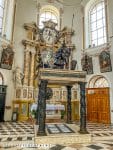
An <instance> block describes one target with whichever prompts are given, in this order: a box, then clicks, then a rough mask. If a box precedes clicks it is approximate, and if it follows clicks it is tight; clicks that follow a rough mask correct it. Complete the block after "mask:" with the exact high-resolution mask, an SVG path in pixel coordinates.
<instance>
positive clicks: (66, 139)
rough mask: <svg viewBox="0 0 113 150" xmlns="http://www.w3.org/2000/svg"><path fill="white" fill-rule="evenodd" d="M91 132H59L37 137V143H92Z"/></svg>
mask: <svg viewBox="0 0 113 150" xmlns="http://www.w3.org/2000/svg"><path fill="white" fill-rule="evenodd" d="M91 141H92V138H91V134H85V135H80V134H76V133H74V134H70V135H69V134H63V135H61V134H59V135H52V136H50V135H49V136H43V137H35V142H36V144H63V145H64V144H72V143H90V142H91Z"/></svg>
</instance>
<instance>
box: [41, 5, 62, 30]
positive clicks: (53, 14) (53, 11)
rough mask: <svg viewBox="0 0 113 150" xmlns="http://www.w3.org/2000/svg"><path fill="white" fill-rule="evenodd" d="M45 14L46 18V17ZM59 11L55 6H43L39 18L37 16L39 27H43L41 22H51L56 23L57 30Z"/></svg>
mask: <svg viewBox="0 0 113 150" xmlns="http://www.w3.org/2000/svg"><path fill="white" fill-rule="evenodd" d="M46 14H47V15H48V17H46ZM59 16H60V13H59V10H58V9H57V8H56V7H55V6H51V5H45V6H43V7H42V8H41V9H40V16H39V27H40V28H42V27H43V23H42V22H43V21H46V20H50V19H51V20H52V21H53V22H55V23H57V24H58V25H57V28H59V24H60V23H59Z"/></svg>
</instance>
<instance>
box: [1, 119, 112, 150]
mask: <svg viewBox="0 0 113 150" xmlns="http://www.w3.org/2000/svg"><path fill="white" fill-rule="evenodd" d="M75 125H78V127H79V123H76V124H75ZM73 126H74V124H73ZM87 129H88V131H89V133H91V134H92V137H93V142H92V143H90V144H70V145H69V144H68V145H54V146H52V147H51V148H50V147H49V148H47V147H46V148H42V149H48V150H113V125H112V124H111V125H104V124H95V123H88V124H87ZM76 132H77V131H76ZM76 132H75V133H74V134H76ZM34 136H35V133H34V126H33V125H31V124H29V123H26V122H18V123H16V122H4V123H0V146H1V147H0V149H1V150H2V149H3V150H4V149H8V150H13V149H14V150H16V149H17V150H35V149H41V148H33V147H19V146H18V145H19V144H35V141H34ZM62 136H63V135H62ZM97 137H98V139H99V140H98V141H97V140H96V139H97ZM102 137H104V138H106V137H108V140H106V139H104V138H103V139H102ZM8 144H9V145H8Z"/></svg>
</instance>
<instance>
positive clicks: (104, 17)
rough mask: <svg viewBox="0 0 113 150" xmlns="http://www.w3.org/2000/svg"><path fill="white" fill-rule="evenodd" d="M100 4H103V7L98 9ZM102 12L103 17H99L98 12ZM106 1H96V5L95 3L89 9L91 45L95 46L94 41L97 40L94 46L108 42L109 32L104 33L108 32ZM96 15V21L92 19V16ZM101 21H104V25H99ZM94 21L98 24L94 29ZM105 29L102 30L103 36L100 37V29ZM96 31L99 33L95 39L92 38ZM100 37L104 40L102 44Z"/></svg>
mask: <svg viewBox="0 0 113 150" xmlns="http://www.w3.org/2000/svg"><path fill="white" fill-rule="evenodd" d="M99 4H101V6H102V8H101V9H100V10H98V7H97V6H98V5H99ZM94 9H95V13H93V11H94ZM100 11H101V12H102V17H101V18H99V19H98V18H97V15H98V12H100ZM105 11H106V10H105V2H104V0H101V1H99V2H98V3H96V4H95V5H93V7H92V8H91V9H90V10H89V34H90V45H91V46H92V47H93V42H94V41H95V42H96V45H94V46H100V45H103V44H105V43H106V42H107V34H106V33H104V32H106V13H105ZM94 14H95V15H96V17H95V21H92V20H91V16H93V15H94ZM99 21H102V23H103V25H102V26H101V27H100V28H99V27H98V25H97V24H98V22H99ZM93 23H95V24H96V28H95V30H92V24H93ZM101 29H102V30H103V31H102V33H103V36H101V37H99V36H98V32H99V30H101ZM94 32H95V33H96V34H97V37H96V38H95V39H93V38H92V35H93V33H94ZM100 39H102V40H103V42H102V44H99V40H100Z"/></svg>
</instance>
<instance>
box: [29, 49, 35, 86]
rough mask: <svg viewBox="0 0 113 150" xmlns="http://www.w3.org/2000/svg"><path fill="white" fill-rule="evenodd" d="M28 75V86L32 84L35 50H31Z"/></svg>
mask: <svg viewBox="0 0 113 150" xmlns="http://www.w3.org/2000/svg"><path fill="white" fill-rule="evenodd" d="M30 57H31V58H30V76H29V86H31V87H33V86H34V69H35V51H33V52H31V56H30Z"/></svg>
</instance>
